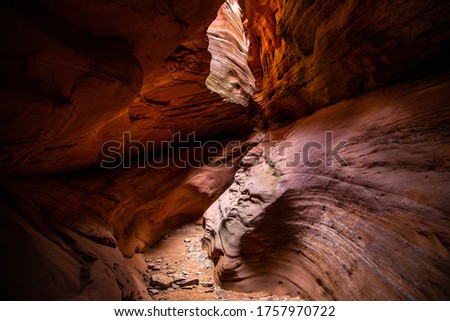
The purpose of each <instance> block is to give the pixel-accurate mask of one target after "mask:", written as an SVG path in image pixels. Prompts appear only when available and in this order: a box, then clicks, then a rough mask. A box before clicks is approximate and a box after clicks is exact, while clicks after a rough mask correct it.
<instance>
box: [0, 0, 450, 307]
mask: <svg viewBox="0 0 450 321" xmlns="http://www.w3.org/2000/svg"><path fill="white" fill-rule="evenodd" d="M232 2H233V1H231V0H230V3H232ZM222 5H223V0H222V1H221V0H214V1H210V0H209V1H206V0H186V1H172V0H165V1H160V0H150V1H140V0H125V1H120V3H119V2H117V1H113V0H107V1H104V0H93V1H91V2H90V4H89V5H85V4H82V3H80V2H79V1H76V0H65V1H52V0H36V1H25V0H18V1H14V2H8V3H2V4H1V11H0V18H1V19H0V24H1V25H2V28H0V30H1V31H0V41H1V43H2V49H1V50H0V51H1V52H0V71H1V72H2V77H1V79H0V84H1V86H0V94H1V96H2V103H1V108H0V116H1V118H0V119H1V120H0V122H1V123H0V125H1V130H0V131H1V138H0V172H1V177H0V209H1V211H0V219H1V224H0V252H1V253H3V254H4V257H3V259H2V260H1V262H0V282H1V283H2V287H1V292H0V296H1V297H2V298H6V299H103V300H105V299H109V300H121V299H132V300H138V299H151V297H149V295H148V293H147V291H146V289H145V287H144V282H143V278H142V276H141V275H139V274H136V273H135V271H133V268H132V267H131V265H132V264H131V265H128V264H129V262H130V261H131V260H132V259H129V258H131V257H132V256H133V255H134V254H135V253H140V252H143V251H145V250H146V249H148V248H149V246H151V245H152V244H154V243H155V242H157V241H158V240H159V239H161V238H162V237H163V236H164V235H166V234H167V233H168V232H169V231H170V230H171V229H173V228H175V227H177V226H180V225H181V224H184V223H186V222H189V221H192V220H196V219H198V218H199V217H200V216H201V215H202V213H205V215H204V217H205V228H206V232H205V238H204V246H205V248H206V249H207V251H208V252H209V254H210V256H211V257H212V258H213V259H214V261H215V262H216V268H215V273H216V276H217V280H218V281H220V282H221V284H222V285H223V286H224V287H226V288H231V289H235V290H239V291H258V290H261V289H264V290H268V291H271V292H274V293H280V294H288V295H293V296H299V297H301V298H304V299H320V300H324V299H326V300H327V299H337V300H354V299H384V300H387V299H402V300H403V299H419V300H423V299H439V300H446V299H448V298H449V293H448V288H450V276H449V273H448V271H449V270H450V254H449V244H450V234H449V231H450V226H449V223H448V222H449V213H450V205H449V201H448V190H449V189H450V186H449V183H448V182H449V181H450V177H449V175H448V173H449V172H450V170H449V169H450V168H449V166H450V150H449V147H448V146H450V137H449V133H450V128H449V125H448V124H449V123H450V114H449V110H450V104H449V101H450V99H449V93H448V89H447V88H448V87H449V86H450V80H449V74H448V72H449V70H450V68H449V64H448V59H447V53H448V50H449V44H450V41H449V39H450V28H449V21H450V19H448V16H449V15H448V13H449V11H450V10H449V5H448V4H447V3H445V2H442V1H437V0H426V1H415V0H414V1H405V0H396V1H381V2H380V1H372V0H369V1H359V0H346V1H337V0H325V1H320V2H319V1H294V0H287V1H281V0H261V1H253V0H246V1H245V3H244V1H241V6H242V8H244V13H243V16H244V22H243V24H242V26H241V24H240V23H239V25H238V26H237V27H236V25H234V26H233V23H231V24H225V23H224V21H223V20H220V19H219V20H218V21H217V24H213V25H211V23H212V22H213V21H214V19H216V18H217V15H218V10H219V9H220V8H221V6H222ZM220 10H222V9H220ZM222 13H223V12H222ZM220 15H221V11H219V18H220ZM224 26H227V28H231V29H233V30H234V31H233V30H223V29H221V28H223V27H224ZM208 27H209V28H210V31H211V32H213V33H214V34H217V35H219V37H217V39H215V41H216V42H213V41H211V43H208V39H207V30H208ZM241 27H245V30H246V31H247V33H248V34H247V39H248V40H249V44H250V46H249V51H248V60H249V62H248V63H249V67H248V66H247V64H246V61H245V60H246V59H245V57H246V56H247V52H245V50H244V51H243V52H239V50H238V49H239V48H240V46H242V44H243V43H244V41H245V40H246V39H245V38H244V37H243V34H242V29H243V28H241ZM236 30H237V31H238V34H235V33H234V32H235V31H236ZM236 39H238V41H237V42H238V43H237V45H236V46H234V47H233V48H232V50H228V51H227V52H226V53H227V59H226V60H225V61H226V63H225V65H220V66H219V67H220V68H219V69H220V70H222V71H219V72H216V76H218V77H222V78H221V82H222V84H225V85H226V86H228V87H227V88H228V89H227V90H231V91H237V92H239V93H240V95H239V96H238V97H239V99H237V100H234V101H236V102H241V103H242V101H241V99H247V98H250V97H251V96H252V95H253V91H254V97H253V100H252V99H250V101H249V104H248V107H247V108H245V107H243V106H241V105H238V104H235V103H232V102H226V101H223V98H222V97H221V96H220V95H218V94H216V93H211V91H210V90H209V89H208V87H207V85H206V84H205V82H206V81H207V79H208V76H209V75H210V64H211V59H212V57H211V55H210V53H209V52H208V46H210V47H211V48H212V49H215V50H216V51H217V53H219V54H220V51H222V50H224V48H225V49H230V48H229V46H228V45H227V43H230V42H233V43H235V42H236ZM241 49H242V48H241ZM217 62H218V61H217ZM223 62H224V61H221V63H223ZM236 68H237V70H240V72H239V73H238V75H237V76H236V75H232V76H230V74H229V71H230V70H234V69H236ZM252 73H253V75H254V78H255V83H253V81H254V80H253V76H251V74H252ZM236 78H238V80H239V81H236ZM233 83H234V84H237V83H238V84H239V86H236V85H234V86H233V85H232V84H233ZM230 85H231V87H230ZM242 105H246V104H245V103H242ZM325 107H328V108H325ZM256 113H261V114H263V115H259V116H260V118H261V119H262V120H263V122H264V121H267V123H268V124H269V125H270V127H269V128H268V129H258V128H256V133H253V134H251V132H252V129H254V127H255V125H256V123H257V120H256V119H255V118H257V117H254V116H258V115H256ZM302 117H303V118H302ZM287 120H289V121H290V122H284V121H287ZM191 132H195V134H196V138H197V139H198V140H200V141H202V142H204V141H206V140H208V139H218V140H220V142H222V143H225V144H226V143H227V142H229V141H230V140H232V139H236V140H238V141H243V140H246V139H247V140H249V143H248V144H247V146H249V147H251V150H250V151H248V153H247V151H245V152H244V153H240V152H239V151H238V150H236V148H235V147H234V146H233V145H230V146H228V147H227V148H225V150H224V154H221V152H222V150H218V151H217V152H218V153H217V155H214V157H213V158H212V159H211V160H208V161H205V162H204V163H203V164H202V166H198V167H196V168H194V167H193V166H187V167H184V168H183V167H177V166H175V165H174V164H172V165H171V166H168V167H166V168H164V169H161V168H159V169H157V168H154V167H152V166H151V165H147V166H146V167H145V168H139V166H138V164H139V162H138V160H139V159H140V158H139V157H141V156H143V155H145V154H147V153H155V155H158V156H160V157H162V158H163V159H166V158H164V157H166V156H167V155H165V154H164V153H161V154H159V153H160V152H161V151H160V150H159V147H158V146H161V145H160V143H161V142H162V141H170V140H171V139H172V138H173V136H174V135H175V134H177V133H180V134H181V136H182V137H186V136H187V135H188V134H189V133H191ZM326 132H332V133H333V139H334V142H335V145H336V144H337V143H338V142H339V141H345V142H346V145H345V147H344V148H343V149H342V151H341V154H342V156H343V157H344V159H345V161H346V164H343V163H342V162H341V163H337V162H336V161H335V162H334V163H332V165H331V166H323V164H322V166H317V167H314V168H313V167H311V166H305V164H304V163H303V164H301V163H297V164H296V165H295V166H286V164H287V162H288V161H292V160H298V159H297V158H296V157H297V156H298V155H300V154H299V153H303V147H304V145H305V144H307V143H308V142H311V141H315V142H318V143H319V144H325V140H326V139H325V137H326V134H325V133H326ZM124 133H129V135H130V140H129V141H127V142H126V143H124V142H122V140H123V137H124ZM270 138H272V141H271V140H270ZM111 140H115V141H118V142H122V143H124V144H123V146H122V147H124V148H123V149H120V152H119V155H120V156H121V157H122V156H132V161H131V162H132V164H131V165H132V166H130V167H131V168H117V169H114V170H106V169H99V168H98V164H99V163H100V162H101V160H102V158H103V156H104V155H103V154H102V144H103V143H105V142H107V141H111ZM147 141H150V142H151V143H152V144H151V145H150V148H148V149H145V148H144V149H140V148H133V149H132V150H130V151H127V150H128V147H133V146H134V147H135V146H138V147H139V146H141V143H145V142H147ZM274 142H276V143H277V144H278V145H277V146H275V147H274V146H273V143H274ZM280 144H281V145H280ZM283 144H284V145H283ZM280 146H284V149H280ZM315 146H316V147H317V145H315ZM270 147H271V148H270ZM310 151H311V153H310V154H309V157H310V158H309V160H311V161H315V160H318V159H323V158H324V157H325V154H324V152H325V151H324V150H323V149H317V148H316V149H314V148H313V149H311V150H310ZM194 154H195V151H194V150H193V149H190V150H187V151H185V152H180V154H177V156H182V157H187V158H189V157H192V156H194ZM296 155H297V156H296ZM127 159H128V158H127ZM299 159H300V160H303V161H304V160H305V159H302V158H301V156H300V158H299ZM122 160H123V158H122ZM203 160H205V159H203ZM220 164H228V165H229V166H228V167H224V166H219V165H220ZM30 266H31V267H32V273H30Z"/></svg>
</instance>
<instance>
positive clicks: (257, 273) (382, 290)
mask: <svg viewBox="0 0 450 321" xmlns="http://www.w3.org/2000/svg"><path fill="white" fill-rule="evenodd" d="M449 85H450V76H448V75H447V76H445V77H440V78H436V79H431V80H426V81H420V82H416V83H406V84H403V85H397V86H394V87H392V88H389V89H383V90H378V91H375V92H373V93H370V94H367V95H364V96H361V97H359V98H355V99H350V100H346V101H343V102H341V103H338V104H336V105H333V106H331V107H329V108H326V109H323V110H321V111H319V112H317V113H315V114H314V115H312V116H310V117H307V118H304V119H301V120H299V121H297V122H296V123H294V124H292V125H291V126H288V127H282V128H279V129H277V130H274V131H272V138H273V142H272V143H270V142H269V141H266V142H265V143H261V144H259V145H258V146H256V147H255V148H254V149H252V150H251V151H250V152H249V154H248V155H247V156H246V157H245V158H244V159H243V161H242V164H243V166H242V168H241V169H239V171H238V172H237V174H236V176H235V179H234V182H233V184H232V185H231V186H230V187H229V188H228V190H227V191H226V192H225V193H224V194H222V196H221V197H220V198H219V199H218V200H217V201H216V202H215V203H214V204H213V205H212V206H211V207H210V208H209V209H208V210H207V211H206V213H205V214H204V217H205V220H206V233H205V239H204V246H205V248H206V249H208V251H209V254H210V256H211V257H213V258H215V261H216V263H217V266H216V273H217V277H218V280H220V281H221V282H222V286H224V287H225V288H229V289H234V290H238V291H246V292H247V291H248V292H250V291H258V290H267V291H271V292H274V293H279V294H289V295H293V296H299V297H301V298H305V299H308V300H448V299H449V297H450V292H449V288H450V274H449V271H450V250H449V245H450V228H449V224H448V222H449V218H450V216H449V215H450V202H449V200H448V190H449V189H450V183H449V182H450V149H449V146H450V135H449V134H450V125H449V124H450V95H449V93H448V87H449ZM327 131H330V132H332V133H333V144H332V145H330V146H332V148H335V147H336V146H338V144H339V142H341V141H344V142H346V143H345V146H344V148H342V149H341V150H340V153H339V154H340V155H341V156H342V158H343V160H344V161H345V162H346V164H344V163H342V164H344V165H342V164H341V163H339V162H337V161H336V159H334V160H333V162H332V164H331V166H325V163H322V164H321V165H320V166H317V167H312V166H307V165H306V161H307V160H308V159H309V160H310V161H311V162H315V161H317V160H323V161H325V160H326V158H325V149H324V147H323V148H320V145H317V144H316V145H314V148H312V149H311V152H310V153H309V155H308V159H306V160H305V159H304V158H302V157H303V156H302V155H303V154H301V153H302V152H303V151H304V149H303V148H304V146H305V145H306V144H308V143H309V142H313V141H314V142H317V143H320V144H321V145H322V146H326V144H325V132H327ZM274 142H276V145H275V143H274ZM283 146H284V147H283ZM295 154H297V156H300V157H298V160H300V162H298V163H297V164H296V165H295V166H294V165H289V164H290V163H291V162H292V161H294V160H295V159H296V156H295Z"/></svg>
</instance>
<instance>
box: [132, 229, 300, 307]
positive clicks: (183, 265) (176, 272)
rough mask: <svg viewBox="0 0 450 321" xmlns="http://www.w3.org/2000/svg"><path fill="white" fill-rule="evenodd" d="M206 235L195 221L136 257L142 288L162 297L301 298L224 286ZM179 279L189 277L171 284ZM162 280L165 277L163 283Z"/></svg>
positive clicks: (157, 297) (277, 299)
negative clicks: (216, 276)
mask: <svg viewBox="0 0 450 321" xmlns="http://www.w3.org/2000/svg"><path fill="white" fill-rule="evenodd" d="M202 236H203V229H202V227H201V225H198V224H195V223H191V224H188V225H186V226H184V227H182V228H180V229H177V230H174V231H172V232H171V233H170V234H168V235H167V236H166V237H165V238H164V239H163V240H162V241H161V242H159V243H158V244H156V245H155V246H154V247H152V248H151V249H150V250H149V251H148V252H146V253H144V255H139V256H136V257H135V259H133V261H134V263H133V266H134V268H135V269H136V270H137V271H138V274H137V278H141V280H138V281H140V282H139V283H140V284H141V285H142V291H147V293H148V294H149V297H148V296H147V295H145V296H146V297H147V298H150V299H153V300H159V301H165V300H167V301H227V300H228V301H245V300H247V301H248V300H257V301H272V300H273V301H285V300H299V298H290V297H282V296H277V295H274V294H272V293H268V292H253V293H240V292H235V291H230V290H224V289H222V288H220V286H219V285H218V284H217V282H215V281H214V277H213V270H214V264H213V263H212V261H211V260H210V259H209V258H208V256H207V254H206V252H205V251H204V250H203V249H202V247H201V238H202ZM178 279H185V280H184V281H179V282H178V284H176V283H173V284H172V285H170V284H171V282H173V280H178ZM155 280H157V281H156V282H155ZM158 280H159V281H162V283H163V285H162V286H160V285H159V282H158ZM197 280H198V281H197ZM183 282H184V283H186V282H187V284H188V285H187V286H186V285H184V284H183ZM197 283H198V284H197ZM169 285H170V286H169ZM168 286H169V287H168ZM165 287H168V288H166V289H164V288H165ZM143 299H145V297H143Z"/></svg>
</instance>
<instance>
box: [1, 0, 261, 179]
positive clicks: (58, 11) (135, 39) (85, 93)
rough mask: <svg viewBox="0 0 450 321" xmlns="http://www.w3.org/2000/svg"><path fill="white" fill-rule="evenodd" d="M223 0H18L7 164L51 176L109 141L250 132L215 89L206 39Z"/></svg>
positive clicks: (5, 20) (4, 64)
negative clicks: (211, 83) (211, 85)
mask: <svg viewBox="0 0 450 321" xmlns="http://www.w3.org/2000/svg"><path fill="white" fill-rule="evenodd" d="M222 4H223V2H222V1H220V0H214V1H210V0H209V1H205V0H187V1H157V0H151V1H145V2H142V1H137V0H129V1H121V2H120V3H117V2H116V1H97V0H94V1H91V2H90V3H89V5H84V4H81V3H80V2H79V1H74V0H73V1H72V0H68V1H22V0H19V1H9V2H6V3H3V4H2V5H1V6H2V10H1V12H0V16H1V19H0V21H1V25H2V28H1V30H2V31H1V32H0V41H1V42H2V55H1V57H0V68H1V70H2V74H3V77H2V87H1V88H0V93H1V96H2V103H1V109H0V117H1V126H0V127H1V138H0V154H1V156H0V168H1V169H2V171H3V172H5V173H8V175H14V176H18V175H20V176H25V175H43V174H45V175H47V174H54V173H60V172H66V171H69V170H74V169H78V168H81V167H86V166H92V165H96V164H98V162H99V158H100V157H101V146H102V144H103V143H104V142H107V141H110V140H121V139H122V135H123V132H129V133H131V136H132V137H133V138H134V139H135V140H139V141H144V142H145V141H148V140H150V141H154V142H155V143H156V144H157V145H158V144H159V142H161V141H163V140H169V139H170V138H171V137H172V135H173V134H175V133H177V132H182V133H183V134H188V133H190V132H192V131H196V133H197V137H199V138H205V137H208V138H209V137H216V136H223V135H230V134H232V133H237V132H242V131H246V130H247V131H248V129H251V128H252V124H251V123H249V122H248V121H247V118H248V117H247V111H246V110H245V109H244V108H242V106H239V105H236V104H233V103H227V102H224V101H222V98H221V97H220V96H219V95H217V94H211V91H210V90H209V89H207V88H206V85H205V81H206V79H207V77H208V74H209V71H210V60H211V57H210V54H209V53H208V51H207V48H208V42H207V39H206V37H205V33H206V30H207V28H208V26H209V24H210V23H211V22H212V21H213V20H214V19H215V17H216V15H217V10H218V9H219V7H220V6H221V5H222Z"/></svg>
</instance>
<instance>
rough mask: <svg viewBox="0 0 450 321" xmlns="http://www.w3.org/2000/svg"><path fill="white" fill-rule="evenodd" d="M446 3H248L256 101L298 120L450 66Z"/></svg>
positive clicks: (271, 114)
mask: <svg viewBox="0 0 450 321" xmlns="http://www.w3.org/2000/svg"><path fill="white" fill-rule="evenodd" d="M449 6H450V5H449V4H448V3H446V2H443V1H439V0H425V1H410V0H396V1H387V0H386V1H374V0H369V1H365V0H345V1H336V0H324V1H310V0H302V1H296V0H286V1H278V0H247V1H246V7H247V14H248V30H249V35H248V36H249V40H250V53H249V57H250V60H251V61H250V66H251V68H252V71H253V74H254V75H255V77H256V79H257V84H258V85H257V89H256V93H255V100H256V102H257V103H258V104H259V105H260V106H261V108H262V109H264V110H265V113H266V115H267V116H268V118H269V119H281V120H283V119H292V118H295V117H298V116H303V115H305V114H310V113H312V112H314V111H315V110H318V109H319V108H322V107H324V106H329V105H331V104H333V103H336V102H339V101H341V100H342V99H345V98H349V97H354V96H357V95H359V94H362V93H364V92H367V91H370V90H374V89H376V88H379V87H383V86H387V85H391V84H394V83H397V82H400V81H404V80H407V79H411V78H416V77H423V76H424V75H430V74H433V73H436V72H443V71H446V70H447V71H449V70H450V66H449V62H448V59H447V56H448V54H447V53H448V51H449V46H450V44H449V40H448V39H449V36H450V19H448V17H449V12H450V7H449Z"/></svg>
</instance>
